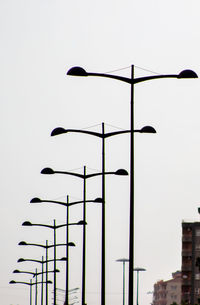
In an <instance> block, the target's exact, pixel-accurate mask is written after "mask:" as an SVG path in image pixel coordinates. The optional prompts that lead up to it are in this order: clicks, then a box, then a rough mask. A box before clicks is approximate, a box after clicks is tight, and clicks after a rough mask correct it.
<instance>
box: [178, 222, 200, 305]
mask: <svg viewBox="0 0 200 305" xmlns="http://www.w3.org/2000/svg"><path fill="white" fill-rule="evenodd" d="M182 301H183V303H185V304H191V305H194V304H199V303H200V222H183V223H182Z"/></svg>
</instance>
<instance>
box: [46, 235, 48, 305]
mask: <svg viewBox="0 0 200 305" xmlns="http://www.w3.org/2000/svg"><path fill="white" fill-rule="evenodd" d="M46 305H48V240H46Z"/></svg>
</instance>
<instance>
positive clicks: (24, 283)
mask: <svg viewBox="0 0 200 305" xmlns="http://www.w3.org/2000/svg"><path fill="white" fill-rule="evenodd" d="M41 283H46V282H38V281H36V282H35V283H33V282H32V280H30V282H29V283H28V282H18V281H14V280H12V281H10V282H9V284H23V285H28V286H30V305H32V286H33V285H36V286H37V284H41ZM47 284H52V281H48V282H47ZM36 296H37V293H36ZM35 305H37V298H35Z"/></svg>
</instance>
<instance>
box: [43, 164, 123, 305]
mask: <svg viewBox="0 0 200 305" xmlns="http://www.w3.org/2000/svg"><path fill="white" fill-rule="evenodd" d="M41 174H48V175H51V174H65V175H71V176H75V177H78V178H81V179H83V220H84V221H85V220H86V204H85V203H86V180H87V179H88V178H92V177H96V176H105V175H110V174H112V175H119V176H126V175H128V173H127V171H126V170H124V169H118V170H117V171H115V172H105V170H103V172H100V173H99V172H98V173H93V174H86V166H84V172H83V174H78V173H73V172H67V171H55V170H53V169H51V168H49V167H47V168H44V169H43V170H42V171H41ZM104 198H105V195H104V191H103V193H102V205H104ZM104 243H105V242H104ZM82 268H83V271H82V305H85V286H86V285H85V281H86V276H85V274H86V229H85V226H83V264H82Z"/></svg>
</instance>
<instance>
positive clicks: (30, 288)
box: [30, 280, 32, 305]
mask: <svg viewBox="0 0 200 305" xmlns="http://www.w3.org/2000/svg"><path fill="white" fill-rule="evenodd" d="M30 305H32V280H30Z"/></svg>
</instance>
